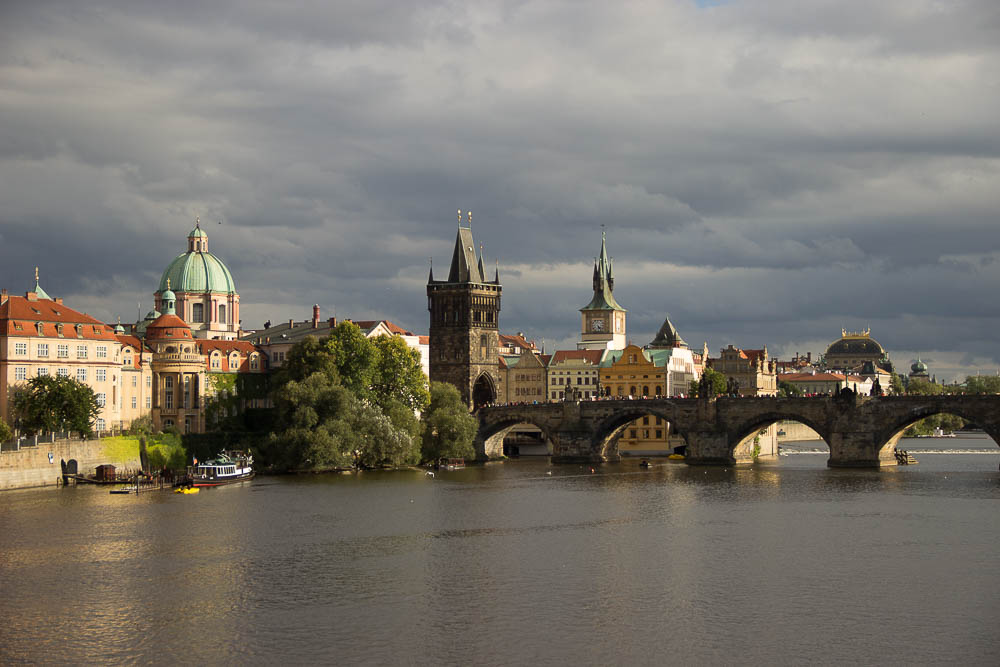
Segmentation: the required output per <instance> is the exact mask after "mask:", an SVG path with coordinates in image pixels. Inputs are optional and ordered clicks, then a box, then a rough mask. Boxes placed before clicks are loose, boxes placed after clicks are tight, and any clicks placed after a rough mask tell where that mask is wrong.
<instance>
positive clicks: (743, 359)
mask: <svg viewBox="0 0 1000 667" xmlns="http://www.w3.org/2000/svg"><path fill="white" fill-rule="evenodd" d="M708 364H709V366H710V367H711V368H712V370H714V371H717V372H719V373H722V374H723V375H725V376H726V379H727V380H730V379H731V380H733V381H735V383H736V384H737V385H738V387H739V395H740V396H777V395H778V364H777V362H776V361H775V360H774V359H768V356H767V346H766V345H765V346H764V348H763V349H760V350H743V349H740V348H738V347H733V346H732V345H730V346H728V347H725V348H723V349H722V350H721V351H720V354H719V358H718V359H709V361H708Z"/></svg>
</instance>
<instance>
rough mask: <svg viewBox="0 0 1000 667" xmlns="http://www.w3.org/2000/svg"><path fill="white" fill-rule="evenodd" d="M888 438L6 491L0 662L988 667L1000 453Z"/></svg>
mask: <svg viewBox="0 0 1000 667" xmlns="http://www.w3.org/2000/svg"><path fill="white" fill-rule="evenodd" d="M817 445H818V447H817ZM903 446H904V447H906V448H908V449H909V450H910V451H911V452H913V453H914V454H915V455H916V456H917V458H918V460H919V464H918V465H916V466H907V467H900V468H896V469H886V470H882V471H868V470H860V471H859V470H831V469H828V468H826V456H824V455H823V454H809V453H792V454H790V455H788V456H782V457H779V458H778V459H777V460H775V461H772V462H767V463H762V464H758V465H755V466H754V467H753V468H752V469H735V470H734V469H717V468H694V467H690V468H689V467H687V466H685V465H683V464H677V463H672V462H671V463H667V462H666V461H662V462H658V465H656V466H655V467H653V468H652V469H650V470H641V469H639V468H638V465H637V462H635V461H626V462H624V463H621V464H614V465H604V466H599V467H597V468H596V469H595V471H594V472H593V473H591V471H590V467H589V466H584V467H581V466H553V465H550V464H549V463H548V461H547V460H544V459H542V460H530V461H529V460H520V461H513V462H507V463H501V464H491V465H487V466H479V467H470V468H467V469H465V470H460V471H454V472H443V471H442V472H438V473H437V475H436V476H435V477H433V478H432V477H429V476H426V475H424V474H423V472H415V471H405V472H384V473H383V472H380V473H364V474H362V475H359V476H347V475H339V476H315V477H287V478H285V477H282V478H274V477H265V478H259V479H258V480H255V481H254V482H253V483H251V484H246V485H241V486H234V487H229V488H221V489H209V490H205V491H203V492H202V493H200V494H198V495H193V496H183V495H178V494H172V493H167V492H150V493H146V494H143V495H140V496H116V495H110V494H108V493H107V490H106V489H101V488H99V487H82V486H81V487H77V488H67V489H60V490H54V489H42V490H28V491H17V492H6V493H4V494H2V495H0V536H2V537H0V628H2V630H0V663H4V664H10V663H19V662H42V663H55V662H74V663H80V662H94V661H97V662H107V663H135V662H141V663H150V662H152V663H168V662H170V663H194V662H200V663H209V664H270V663H275V662H283V663H288V664H302V663H314V662H324V663H332V662H338V663H345V664H406V665H410V664H414V665H416V664H420V665H422V664H449V665H452V664H463V665H465V664H482V665H508V664H566V663H578V664H588V665H590V664H733V663H744V664H773V663H778V664H803V663H806V662H812V663H824V664H829V663H855V664H856V663H864V664H942V663H954V664H963V665H968V664H982V665H996V664H1000V623H998V621H1000V565H998V558H1000V472H998V470H997V468H998V464H1000V454H998V451H1000V448H997V447H996V445H995V444H993V443H992V441H988V440H981V439H980V440H969V441H966V440H959V439H956V440H950V441H946V440H933V441H930V440H927V441H923V440H911V441H907V442H905V443H904V444H903ZM810 449H812V450H820V451H825V447H824V446H823V445H822V443H801V444H799V445H794V446H790V447H787V448H785V450H786V452H808V450H810ZM955 450H959V451H963V452H969V451H972V452H973V453H962V454H956V453H953V452H954V451H955ZM935 452H936V453H935ZM976 452H979V453H976Z"/></svg>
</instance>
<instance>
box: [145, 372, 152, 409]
mask: <svg viewBox="0 0 1000 667" xmlns="http://www.w3.org/2000/svg"><path fill="white" fill-rule="evenodd" d="M146 386H147V387H152V386H153V376H151V375H147V376H146ZM147 407H148V406H147Z"/></svg>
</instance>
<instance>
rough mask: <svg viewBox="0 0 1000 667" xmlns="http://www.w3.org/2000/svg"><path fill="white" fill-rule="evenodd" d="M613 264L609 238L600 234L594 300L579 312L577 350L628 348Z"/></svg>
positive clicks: (623, 311) (595, 267)
mask: <svg viewBox="0 0 1000 667" xmlns="http://www.w3.org/2000/svg"><path fill="white" fill-rule="evenodd" d="M614 289H615V269H614V263H613V261H612V259H611V258H610V257H608V249H607V238H606V237H605V233H604V232H601V255H600V256H599V257H598V258H597V259H596V260H595V261H594V298H592V299H591V300H590V303H588V304H587V305H586V306H584V307H583V308H581V309H580V315H581V317H580V342H578V343H577V344H576V349H578V350H622V349H625V309H624V308H622V307H621V306H619V305H618V302H617V301H615V296H614V294H613V292H614Z"/></svg>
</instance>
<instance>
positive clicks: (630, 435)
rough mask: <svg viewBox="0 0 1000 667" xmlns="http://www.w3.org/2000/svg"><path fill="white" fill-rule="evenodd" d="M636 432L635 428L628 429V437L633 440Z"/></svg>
mask: <svg viewBox="0 0 1000 667" xmlns="http://www.w3.org/2000/svg"><path fill="white" fill-rule="evenodd" d="M636 434H637V431H636V430H635V429H632V430H631V431H629V434H628V437H630V438H632V439H633V440H634V439H635V438H636Z"/></svg>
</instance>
